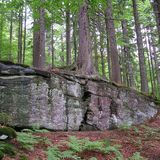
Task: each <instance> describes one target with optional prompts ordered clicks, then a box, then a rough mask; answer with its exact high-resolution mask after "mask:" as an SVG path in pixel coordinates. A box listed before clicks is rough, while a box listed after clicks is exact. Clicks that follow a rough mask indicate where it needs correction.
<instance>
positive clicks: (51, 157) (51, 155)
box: [47, 146, 80, 160]
mask: <svg viewBox="0 0 160 160" xmlns="http://www.w3.org/2000/svg"><path fill="white" fill-rule="evenodd" d="M47 155H48V160H61V159H65V158H67V159H73V160H80V157H78V156H77V155H75V154H74V152H73V151H71V150H67V151H63V152H61V151H60V150H59V149H58V147H56V146H54V147H50V148H48V151H47Z"/></svg>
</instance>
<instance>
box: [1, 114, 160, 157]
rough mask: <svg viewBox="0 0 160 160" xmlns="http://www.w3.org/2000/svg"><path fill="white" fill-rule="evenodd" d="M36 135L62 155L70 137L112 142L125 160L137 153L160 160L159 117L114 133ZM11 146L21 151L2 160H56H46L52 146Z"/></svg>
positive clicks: (89, 152) (89, 153)
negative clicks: (56, 148) (32, 148)
mask: <svg viewBox="0 0 160 160" xmlns="http://www.w3.org/2000/svg"><path fill="white" fill-rule="evenodd" d="M33 134H34V135H36V136H40V137H43V138H47V139H48V140H49V141H50V142H51V143H52V145H53V144H54V145H59V144H61V146H60V147H59V149H60V151H61V152H62V151H64V150H67V149H68V147H67V146H66V144H64V143H62V142H64V141H67V140H68V139H69V137H70V136H76V137H77V138H78V139H79V138H80V139H82V138H88V139H89V140H91V141H92V142H93V141H104V140H109V141H110V143H111V144H110V145H112V146H114V145H120V147H119V151H120V152H121V153H122V154H123V156H124V158H123V159H124V160H128V159H129V160H130V159H131V158H129V157H132V156H133V154H134V153H138V154H140V155H141V156H143V157H144V158H145V159H148V160H160V115H159V116H157V117H156V118H155V119H153V120H151V121H150V122H147V123H146V124H143V125H140V126H133V127H130V128H128V127H127V126H123V127H122V128H120V129H117V130H112V131H94V132H91V131H89V132H47V133H33ZM12 143H13V144H14V145H15V146H16V148H18V153H17V154H16V157H9V156H5V157H4V158H3V160H27V159H28V160H47V159H48V160H52V159H53V160H54V158H52V159H49V158H47V154H46V151H47V148H48V147H49V146H50V145H51V144H45V143H42V142H41V143H37V144H36V145H35V146H34V150H27V149H25V148H23V147H22V146H21V144H20V143H19V142H17V140H13V141H12ZM77 154H78V156H80V157H81V159H83V160H88V159H90V158H92V159H93V160H94V159H95V158H97V160H112V159H114V158H113V157H114V156H115V155H114V154H113V153H111V152H110V153H108V154H104V153H102V152H99V151H98V150H85V151H83V152H80V153H77ZM20 157H21V158H20ZM93 157H95V158H93ZM137 157H138V156H137ZM137 157H136V156H135V157H134V158H133V159H131V160H141V158H137ZM136 158H137V159H136ZM60 159H61V158H60ZM55 160H56V159H55ZM66 160H70V159H66ZM117 160H118V159H117Z"/></svg>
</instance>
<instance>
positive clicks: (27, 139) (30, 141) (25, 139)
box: [17, 132, 39, 150]
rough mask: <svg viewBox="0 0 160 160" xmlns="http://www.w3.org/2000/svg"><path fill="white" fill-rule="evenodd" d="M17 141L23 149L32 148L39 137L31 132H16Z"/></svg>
mask: <svg viewBox="0 0 160 160" xmlns="http://www.w3.org/2000/svg"><path fill="white" fill-rule="evenodd" d="M17 141H19V142H20V143H21V145H22V146H23V147H24V148H25V149H29V150H34V145H35V144H37V143H38V142H39V137H37V136H33V135H32V134H31V133H20V132H19V133H17Z"/></svg>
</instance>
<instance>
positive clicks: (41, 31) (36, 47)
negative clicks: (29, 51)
mask: <svg viewBox="0 0 160 160" xmlns="http://www.w3.org/2000/svg"><path fill="white" fill-rule="evenodd" d="M42 3H44V1H42ZM39 15H40V18H39V19H37V20H36V19H35V20H34V34H33V66H34V67H36V68H40V69H43V68H44V67H45V19H44V16H45V10H44V8H40V9H39Z"/></svg>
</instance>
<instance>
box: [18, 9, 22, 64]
mask: <svg viewBox="0 0 160 160" xmlns="http://www.w3.org/2000/svg"><path fill="white" fill-rule="evenodd" d="M22 30H23V16H22V10H20V11H19V28H18V57H17V61H18V63H21V64H22V61H23V60H22V58H23V54H22V49H23V48H22Z"/></svg>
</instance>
